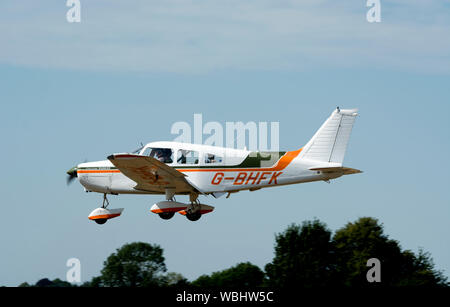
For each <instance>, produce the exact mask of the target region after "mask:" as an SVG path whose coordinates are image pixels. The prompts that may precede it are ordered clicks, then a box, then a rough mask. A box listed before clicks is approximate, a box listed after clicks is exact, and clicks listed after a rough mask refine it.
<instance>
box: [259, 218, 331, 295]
mask: <svg viewBox="0 0 450 307" xmlns="http://www.w3.org/2000/svg"><path fill="white" fill-rule="evenodd" d="M330 238H331V231H330V230H328V229H327V228H326V226H325V225H324V224H323V223H321V222H319V221H318V220H314V221H307V222H304V223H303V224H302V226H298V225H291V226H289V227H288V228H287V229H286V230H285V231H284V232H283V233H281V234H278V235H277V236H276V237H275V242H276V243H275V257H274V259H273V261H272V263H269V264H267V265H266V267H265V269H266V273H267V276H268V285H270V286H275V287H292V286H297V285H304V286H306V287H320V286H326V285H327V284H328V283H329V282H330V280H331V279H332V278H333V274H332V273H333V270H334V265H333V259H332V257H333V254H332V253H333V247H332V243H331V241H330Z"/></svg>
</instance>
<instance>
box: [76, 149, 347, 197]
mask: <svg viewBox="0 0 450 307" xmlns="http://www.w3.org/2000/svg"><path fill="white" fill-rule="evenodd" d="M151 148H167V149H171V151H172V155H173V157H172V161H171V162H170V163H167V165H169V166H171V167H173V168H175V169H176V170H178V171H179V172H182V173H183V174H185V175H186V177H185V178H186V180H187V181H188V182H189V183H190V184H191V185H192V186H194V187H196V188H197V189H198V190H199V191H200V192H201V193H202V194H210V193H220V192H236V191H240V190H256V189H260V188H266V187H273V186H279V185H287V184H295V183H303V182H312V181H319V180H329V179H333V178H337V177H340V176H341V175H342V174H339V173H333V174H329V173H322V172H320V171H312V170H310V168H318V167H329V166H330V165H331V164H330V163H325V162H317V161H311V160H306V159H302V158H300V157H299V154H300V152H301V149H299V150H297V151H291V152H286V153H272V156H271V155H270V154H268V153H256V152H250V151H247V150H237V149H228V148H222V147H213V146H206V145H197V144H186V143H177V142H154V143H149V144H147V145H146V146H145V147H143V148H142V150H141V151H140V152H139V154H140V155H144V154H147V153H148V152H149V149H151ZM181 151H184V152H188V151H189V152H190V153H191V152H193V153H194V154H195V155H193V157H194V159H192V160H191V161H187V163H186V161H184V163H182V162H180V161H177V159H176V155H177V153H179V152H181ZM264 154H265V155H266V156H264ZM210 157H214V158H216V159H215V161H214V162H209V161H208V158H210ZM337 166H339V165H337ZM77 175H78V178H79V180H80V183H81V184H82V185H83V186H84V188H85V189H86V190H87V191H92V192H98V193H106V194H162V193H161V192H157V191H155V192H151V191H142V190H137V189H135V187H136V182H134V181H133V180H131V179H130V178H128V177H126V176H125V175H123V174H122V173H121V172H120V171H119V170H118V169H117V168H116V167H115V166H114V165H113V164H112V163H111V162H110V161H109V160H103V161H97V162H88V163H82V164H79V165H78V166H77Z"/></svg>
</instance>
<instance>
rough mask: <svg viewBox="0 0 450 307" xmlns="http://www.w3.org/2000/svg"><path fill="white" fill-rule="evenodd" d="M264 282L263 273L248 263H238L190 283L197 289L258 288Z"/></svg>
mask: <svg viewBox="0 0 450 307" xmlns="http://www.w3.org/2000/svg"><path fill="white" fill-rule="evenodd" d="M263 282H264V272H263V271H262V270H261V269H260V268H259V267H257V266H256V265H253V264H251V263H250V262H245V263H239V264H237V265H236V266H234V267H231V268H229V269H226V270H223V271H219V272H214V273H212V274H211V275H210V276H208V275H202V276H200V277H199V278H197V279H196V280H195V281H193V282H192V285H193V286H197V287H205V288H212V287H234V288H246V287H260V286H262V285H263Z"/></svg>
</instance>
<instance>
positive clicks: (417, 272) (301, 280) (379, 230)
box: [266, 217, 448, 287]
mask: <svg viewBox="0 0 450 307" xmlns="http://www.w3.org/2000/svg"><path fill="white" fill-rule="evenodd" d="M275 241H276V244H275V257H274V259H273V261H272V263H269V264H267V265H266V273H267V277H268V283H267V284H268V285H270V286H276V287H287V286H300V287H320V286H327V287H380V286H381V287H392V286H427V287H436V286H447V285H448V283H447V278H446V277H444V275H443V274H442V272H440V271H437V270H436V269H435V268H434V264H433V261H432V259H431V256H430V255H429V254H428V253H424V252H423V251H422V250H420V251H419V253H418V255H415V254H414V253H413V252H411V251H408V250H407V251H402V250H401V248H400V245H399V243H398V242H397V241H395V240H391V239H389V238H388V236H387V235H385V234H384V231H383V226H382V224H379V223H378V220H376V219H374V218H369V217H363V218H360V219H358V220H357V221H356V222H354V223H348V224H347V225H346V226H344V227H343V228H341V229H339V230H338V231H336V234H335V235H334V236H333V237H332V238H331V232H330V231H329V230H328V229H327V228H326V226H325V225H324V224H322V223H321V222H319V221H318V220H314V221H312V222H304V223H303V224H302V226H297V225H291V226H289V227H288V228H287V230H286V231H284V232H283V233H281V234H279V235H277V236H276V239H275ZM371 258H377V259H379V260H380V262H381V283H369V282H368V281H367V277H366V275H367V271H368V270H369V269H370V268H369V267H367V261H368V260H369V259H371Z"/></svg>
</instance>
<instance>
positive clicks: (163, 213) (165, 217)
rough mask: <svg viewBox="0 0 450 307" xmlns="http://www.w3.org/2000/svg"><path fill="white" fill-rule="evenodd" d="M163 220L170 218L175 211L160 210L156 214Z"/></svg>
mask: <svg viewBox="0 0 450 307" xmlns="http://www.w3.org/2000/svg"><path fill="white" fill-rule="evenodd" d="M158 215H159V217H160V218H162V219H163V220H170V219H171V218H173V216H174V215H175V212H162V213H160V214H158Z"/></svg>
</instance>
